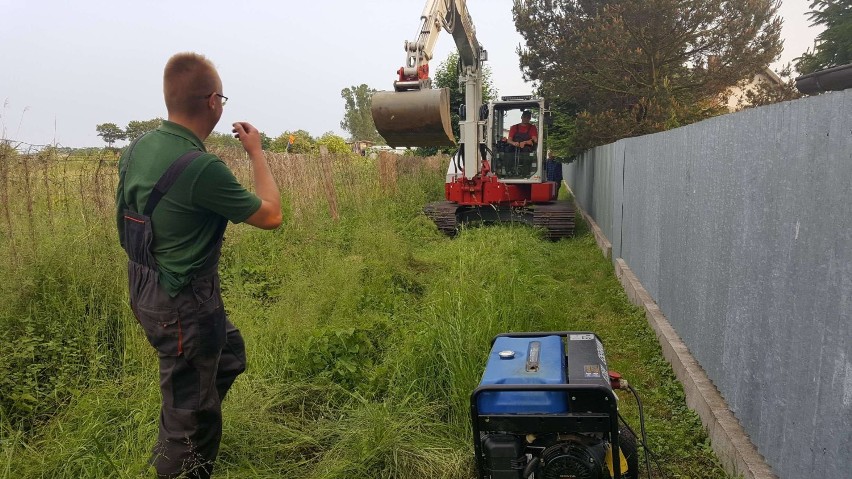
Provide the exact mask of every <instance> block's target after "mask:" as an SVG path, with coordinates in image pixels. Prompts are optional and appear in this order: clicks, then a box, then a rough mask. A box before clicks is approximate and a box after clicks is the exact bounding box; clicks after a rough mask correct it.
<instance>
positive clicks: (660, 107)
mask: <svg viewBox="0 0 852 479" xmlns="http://www.w3.org/2000/svg"><path fill="white" fill-rule="evenodd" d="M779 4H780V2H779V0H729V1H725V2H719V1H718V0H516V1H515V5H514V8H513V11H514V18H515V25H516V26H517V28H518V31H519V32H520V33H521V35H522V36H523V37H524V39H525V41H526V46H525V47H523V48H521V49H520V51H519V54H520V63H521V67H522V69H523V71H524V74H525V77H526V79H528V80H531V81H535V82H537V83H538V86H539V89H540V93H541V94H543V95H545V96H546V97H548V98H550V99H551V100H552V101H553V102H554V105H558V104H563V105H570V108H572V109H576V111H579V112H580V114H579V115H578V116H577V117H576V125H575V138H574V141H573V142H571V145H572V146H571V148H572V150H573V151H570V152H567V153H577V152H579V151H582V150H584V149H586V148H590V147H593V146H597V145H602V144H606V143H609V142H612V141H615V140H617V139H619V138H625V137H629V136H636V135H642V134H646V133H653V132H656V131H661V130H665V129H669V128H674V127H677V126H681V125H685V124H688V123H692V122H695V121H698V120H701V119H704V118H708V117H710V116H713V115H716V114H718V113H720V112H721V111H723V110H722V108H721V102H720V98H721V96H722V95H723V93H724V92H725V91H726V90H727V89H728V88H729V87H731V86H733V85H736V84H737V82H739V81H740V80H742V79H744V78H750V77H753V76H754V75H755V74H756V73H757V72H759V71H761V70H763V69H764V68H766V66H767V65H769V64H770V63H771V62H772V61H774V60H775V59H776V58H777V57H778V56H779V54H780V52H781V38H780V34H781V19H780V18H779V17H778V15H777V11H778V7H779Z"/></svg>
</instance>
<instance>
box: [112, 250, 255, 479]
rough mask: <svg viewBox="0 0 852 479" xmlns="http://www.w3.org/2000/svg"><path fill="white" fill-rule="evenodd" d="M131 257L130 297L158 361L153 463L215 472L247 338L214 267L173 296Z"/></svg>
mask: <svg viewBox="0 0 852 479" xmlns="http://www.w3.org/2000/svg"><path fill="white" fill-rule="evenodd" d="M129 265H130V266H129V268H128V271H129V275H128V279H129V281H130V285H129V286H130V305H131V308H132V309H133V313H134V314H135V316H136V319H137V320H138V321H139V323H140V324H141V325H142V328H143V329H144V331H145V336H146V337H147V338H148V342H150V343H151V346H153V347H154V348H155V349H156V350H157V355H158V357H159V362H160V393H161V395H162V404H161V407H160V427H159V435H158V438H157V443H156V444H155V445H154V449H153V455H152V458H151V460H152V464H153V465H154V467H155V469H156V471H157V476H158V477H160V478H168V479H175V478H178V477H181V478H184V477H185V478H189V479H206V478H209V477H210V476H211V474H212V473H213V463H214V462H215V460H216V456H217V454H218V452H219V442H220V440H221V438H222V400H223V399H224V398H225V395H226V394H227V392H228V389H229V388H230V387H231V385H232V384H233V382H234V380H235V379H236V378H237V376H238V375H239V374H240V373H242V372H243V371H245V365H246V356H245V343H244V342H243V338H242V336H241V335H240V332H239V330H238V329H237V328H235V327H234V325H233V324H231V322H230V321H228V318H227V315H226V314H225V309H224V307H223V305H222V296H221V291H220V287H219V275H218V273H216V271H215V268H214V269H213V271H212V272H211V273H209V274H204V275H201V276H199V277H197V278H195V279H193V280H192V282H191V284H190V285H188V286H187V287H185V288H184V289H183V290H181V292H180V293H178V295H177V296H175V297H170V296H169V295H168V293H166V291H165V290H164V289H163V288H162V287H161V286H160V285H159V284H158V282H157V274H156V271H154V270H151V269H149V268H147V267H145V266H143V265H141V264H139V263H135V262H132V261H131V262H130V263H129Z"/></svg>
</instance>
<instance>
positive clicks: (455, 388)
mask: <svg viewBox="0 0 852 479" xmlns="http://www.w3.org/2000/svg"><path fill="white" fill-rule="evenodd" d="M223 156H224V157H226V158H227V159H228V162H229V164H231V166H232V167H233V168H234V169H235V170H236V171H237V172H238V176H241V177H243V178H247V174H248V169H247V163H246V161H245V159H244V158H242V157H241V156H240V155H239V154H236V153H223ZM72 160H75V159H72V158H64V159H63V158H57V157H53V158H41V159H39V158H23V157H20V156H14V155H11V154H8V152H7V154H6V156H3V157H0V195H2V199H3V200H4V206H3V208H4V209H3V210H2V211H0V215H2V217H0V225H2V226H3V227H2V228H0V276H2V277H3V278H4V281H3V282H0V479H7V478H8V479H11V478H16V479H17V478H51V479H52V478H69V479H70V478H74V479H77V478H83V477H85V478H106V477H110V478H130V477H153V476H152V475H151V474H152V473H151V471H150V470H148V469H147V468H146V462H147V460H148V456H149V450H150V446H151V445H152V443H153V441H154V438H155V436H156V428H157V423H156V420H157V414H158V407H159V406H158V404H159V391H158V384H157V374H156V357H155V354H154V352H153V350H151V348H150V347H149V346H148V345H147V343H146V342H145V339H144V336H143V335H142V332H141V328H139V327H138V326H137V324H136V322H135V319H134V318H133V317H132V315H131V314H130V312H129V308H128V306H127V300H126V285H125V281H126V279H125V278H126V277H125V273H124V261H125V257H124V253H123V252H122V251H121V250H120V249H119V247H118V245H117V241H116V239H117V237H116V233H115V231H114V225H113V217H112V188H114V185H115V174H116V171H115V164H114V158H112V157H111V156H110V157H102V158H91V159H88V160H86V161H74V162H73V163H71V161H72ZM270 160H271V162H272V164H273V171H274V174H275V175H276V177H277V179H278V182H279V185H281V187H282V192H283V195H284V209H285V224H284V225H283V226H282V228H281V229H279V230H277V231H274V232H265V231H259V230H254V229H252V228H250V227H246V226H244V225H238V226H233V225H232V226H230V227H229V230H228V232H227V234H226V241H225V248H224V253H223V258H222V265H221V275H222V284H223V290H224V295H225V304H226V309H227V310H228V311H229V315H230V318H231V320H232V321H233V322H234V323H235V324H236V325H237V327H239V328H240V329H241V330H242V332H243V335H244V337H245V340H246V343H247V348H248V355H249V368H248V370H247V371H246V373H245V374H244V375H242V376H241V377H240V378H239V379H238V380H237V382H236V384H235V385H234V388H233V389H232V392H231V393H229V395H228V399H227V400H226V401H225V404H224V417H225V422H224V438H223V442H222V448H221V454H220V458H219V461H218V464H217V474H216V477H229V478H280V477H305V478H328V479H331V478H400V479H408V478H411V479H414V478H453V479H462V478H464V479H467V478H472V477H474V469H473V468H474V466H473V460H472V458H473V445H472V440H471V437H470V436H471V435H470V421H469V418H468V401H469V395H470V392H471V391H472V390H473V389H474V388H475V387H476V385H477V384H478V382H479V378H480V376H481V374H482V370H483V367H484V364H485V360H486V357H487V354H488V349H489V344H490V340H491V338H492V337H493V336H494V335H495V334H497V333H501V332H506V331H530V330H591V331H595V332H597V334H598V335H599V336H601V338H602V339H603V341H604V346H605V348H606V352H607V356H608V360H609V363H610V367H611V368H612V369H614V370H617V371H619V372H621V373H622V374H623V375H624V376H625V378H626V379H628V380H629V381H630V382H631V384H633V385H634V387H636V388H637V389H638V390H639V391H640V393H641V394H642V397H643V403H644V406H645V415H646V423H647V427H648V438H649V442H650V445H651V448H652V449H653V450H654V451H655V452H656V453H657V455H658V456H659V457H660V461H659V462H660V464H661V465H662V467H663V469H664V472H665V477H683V478H724V477H727V476H726V475H725V473H724V472H723V471H722V469H721V467H720V466H719V464H718V461H717V460H716V459H715V457H714V456H713V453H712V452H711V450H710V448H709V443H708V440H707V437H706V434H705V433H704V432H703V431H702V428H701V425H700V423H699V421H698V418H697V416H696V415H695V414H694V413H693V412H691V411H689V410H688V409H687V408H686V406H685V403H684V396H683V391H682V388H681V386H680V385H679V384H678V382H677V381H676V380H675V378H674V376H673V374H672V372H671V369H670V367H669V365H668V364H667V363H666V361H665V360H664V359H663V358H662V356H661V353H660V349H659V346H658V345H657V343H656V339H655V337H654V334H653V332H652V331H651V330H650V328H649V327H648V326H647V324H646V322H645V319H644V315H643V313H642V312H641V311H640V310H639V309H637V308H635V307H633V306H631V305H630V304H629V303H628V301H627V298H626V296H625V295H624V293H623V292H622V291H621V288H620V286H619V284H618V282H617V280H616V279H615V277H614V274H613V269H612V266H611V264H610V263H609V262H608V261H607V260H606V259H604V258H603V257H601V255H600V252H599V250H598V249H597V248H596V246H595V243H594V240H593V238H592V236H591V235H590V234H589V233H588V231H587V229H586V227H585V226H584V225H582V224H581V225H580V227H579V231H578V235H577V236H576V237H575V238H573V239H569V240H563V241H560V242H557V243H551V242H547V241H544V240H542V239H541V235H540V233H539V232H537V231H535V230H532V229H529V228H524V227H512V226H501V227H489V228H474V229H469V230H465V231H463V232H462V234H461V235H459V237H457V238H456V239H452V240H450V239H448V238H445V237H443V236H441V235H440V234H438V233H437V232H436V230H435V228H434V227H433V226H432V224H431V223H430V222H429V221H428V220H427V219H426V218H425V217H424V216H423V215H422V214H421V213H420V208H421V207H422V205H423V204H425V203H427V202H429V201H434V200H437V199H440V198H441V197H442V188H443V183H442V182H443V169H444V165H443V163H442V161H441V160H440V159H428V160H423V159H414V158H395V157H394V158H391V157H386V158H382V159H379V160H364V159H361V158H348V157H346V158H344V157H325V158H319V157H295V156H291V157H287V156H283V155H282V156H270ZM63 184H64V188H63ZM563 194H564V192H563ZM621 398H622V401H621V409H622V413H623V414H624V415H625V416H626V417H627V419H628V422H630V423H631V425H633V426H634V428H635V429H637V430H638V425H639V421H638V415H637V411H636V407H635V403H634V402H633V401H632V399H631V398H630V397H629V396H626V395H624V396H621ZM656 474H659V473H658V472H655V477H663V476H662V475H660V476H657V475H656ZM643 477H644V474H643Z"/></svg>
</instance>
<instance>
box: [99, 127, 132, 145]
mask: <svg viewBox="0 0 852 479" xmlns="http://www.w3.org/2000/svg"><path fill="white" fill-rule="evenodd" d="M95 130H97V132H98V136H99V137H101V138H103V140H104V141H105V142H106V144H107V146H108V147H110V148H112V145H113V143H115V142H116V141H119V140H123V139H124V138H125V134H124V130H122V129H121V128H119V127H118V125H116V124H115V123H101V124H100V125H97V126H96V127H95Z"/></svg>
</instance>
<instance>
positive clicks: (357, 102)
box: [340, 83, 383, 143]
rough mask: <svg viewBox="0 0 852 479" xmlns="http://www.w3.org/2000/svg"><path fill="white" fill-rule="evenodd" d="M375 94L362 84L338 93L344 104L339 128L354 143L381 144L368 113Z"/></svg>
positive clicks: (370, 115)
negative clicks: (345, 132)
mask: <svg viewBox="0 0 852 479" xmlns="http://www.w3.org/2000/svg"><path fill="white" fill-rule="evenodd" d="M375 92H376V90H374V89H372V88H370V87H368V86H367V85H366V84H363V83H362V84H360V85H358V86H352V87H349V88H344V89H343V90H341V91H340V96H341V97H343V100H344V102H345V103H346V104H345V105H344V113H343V121H341V122H340V127H341V128H343V129H344V130H346V131H347V132H349V136H350V137H351V138H352V140H354V141H359V140H360V141H364V140H366V141H372V142H374V143H382V142H383V140H382V137H381V136H379V132H378V131H376V125H375V124H374V123H373V114H372V113H371V112H370V106H371V105H372V99H373V93H375Z"/></svg>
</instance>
